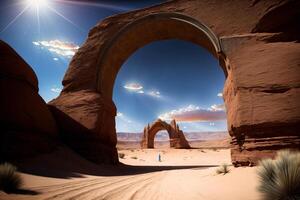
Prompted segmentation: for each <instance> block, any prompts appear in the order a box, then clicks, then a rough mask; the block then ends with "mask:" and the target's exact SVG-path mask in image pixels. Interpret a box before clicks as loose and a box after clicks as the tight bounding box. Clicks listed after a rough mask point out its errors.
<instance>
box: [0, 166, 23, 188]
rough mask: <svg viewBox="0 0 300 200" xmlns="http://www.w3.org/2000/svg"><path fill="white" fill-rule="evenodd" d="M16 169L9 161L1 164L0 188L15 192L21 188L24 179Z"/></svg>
mask: <svg viewBox="0 0 300 200" xmlns="http://www.w3.org/2000/svg"><path fill="white" fill-rule="evenodd" d="M16 170H17V168H16V167H15V166H13V165H12V164H9V163H4V164H1V165H0V190H3V191H5V192H14V191H16V190H17V189H19V188H20V186H21V184H22V179H21V177H20V175H18V174H17V173H16Z"/></svg>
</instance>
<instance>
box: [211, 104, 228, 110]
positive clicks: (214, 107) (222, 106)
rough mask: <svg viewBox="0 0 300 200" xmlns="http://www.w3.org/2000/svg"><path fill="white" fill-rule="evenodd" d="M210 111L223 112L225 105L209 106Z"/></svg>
mask: <svg viewBox="0 0 300 200" xmlns="http://www.w3.org/2000/svg"><path fill="white" fill-rule="evenodd" d="M210 110H212V111H224V110H225V105H224V104H218V105H217V104H214V105H211V106H210Z"/></svg>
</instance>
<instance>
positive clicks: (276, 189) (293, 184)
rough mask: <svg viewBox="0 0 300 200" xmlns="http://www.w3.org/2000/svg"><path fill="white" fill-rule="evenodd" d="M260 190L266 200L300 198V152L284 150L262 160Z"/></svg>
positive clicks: (259, 173) (259, 172)
mask: <svg viewBox="0 0 300 200" xmlns="http://www.w3.org/2000/svg"><path fill="white" fill-rule="evenodd" d="M258 175H259V178H260V185H259V186H258V190H259V191H260V192H261V193H262V196H263V199H264V200H299V199H300V153H299V152H298V153H296V152H292V151H288V150H284V151H280V152H278V153H277V156H276V158H275V160H271V159H266V160H262V161H261V162H260V167H259V170H258Z"/></svg>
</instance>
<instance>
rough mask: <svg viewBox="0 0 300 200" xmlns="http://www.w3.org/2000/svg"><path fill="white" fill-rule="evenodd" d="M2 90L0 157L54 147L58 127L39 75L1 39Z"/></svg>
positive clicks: (20, 155)
mask: <svg viewBox="0 0 300 200" xmlns="http://www.w3.org/2000/svg"><path fill="white" fill-rule="evenodd" d="M0 90H1V98H0V161H1V160H13V159H17V158H24V157H26V156H32V155H36V154H37V153H41V152H49V151H51V149H53V148H54V147H55V145H54V144H55V140H56V139H57V136H58V129H57V126H56V122H55V119H54V118H53V116H52V114H51V112H50V111H49V109H48V107H47V104H46V103H45V102H44V100H43V99H42V98H41V97H40V96H39V94H38V90H39V89H38V80H37V77H36V75H35V73H34V72H33V70H32V69H31V67H30V66H29V65H28V64H27V63H26V62H25V61H24V60H23V59H22V58H21V57H20V56H19V55H18V54H17V53H16V52H15V51H14V50H13V49H12V48H11V47H10V46H9V45H7V44H6V43H4V42H3V41H0Z"/></svg>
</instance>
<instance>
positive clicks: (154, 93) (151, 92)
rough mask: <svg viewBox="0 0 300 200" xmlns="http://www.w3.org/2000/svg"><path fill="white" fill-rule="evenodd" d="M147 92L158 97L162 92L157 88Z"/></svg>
mask: <svg viewBox="0 0 300 200" xmlns="http://www.w3.org/2000/svg"><path fill="white" fill-rule="evenodd" d="M147 94H148V95H149V96H151V97H156V98H160V97H161V96H160V92H159V91H157V90H152V91H149V92H147Z"/></svg>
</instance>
